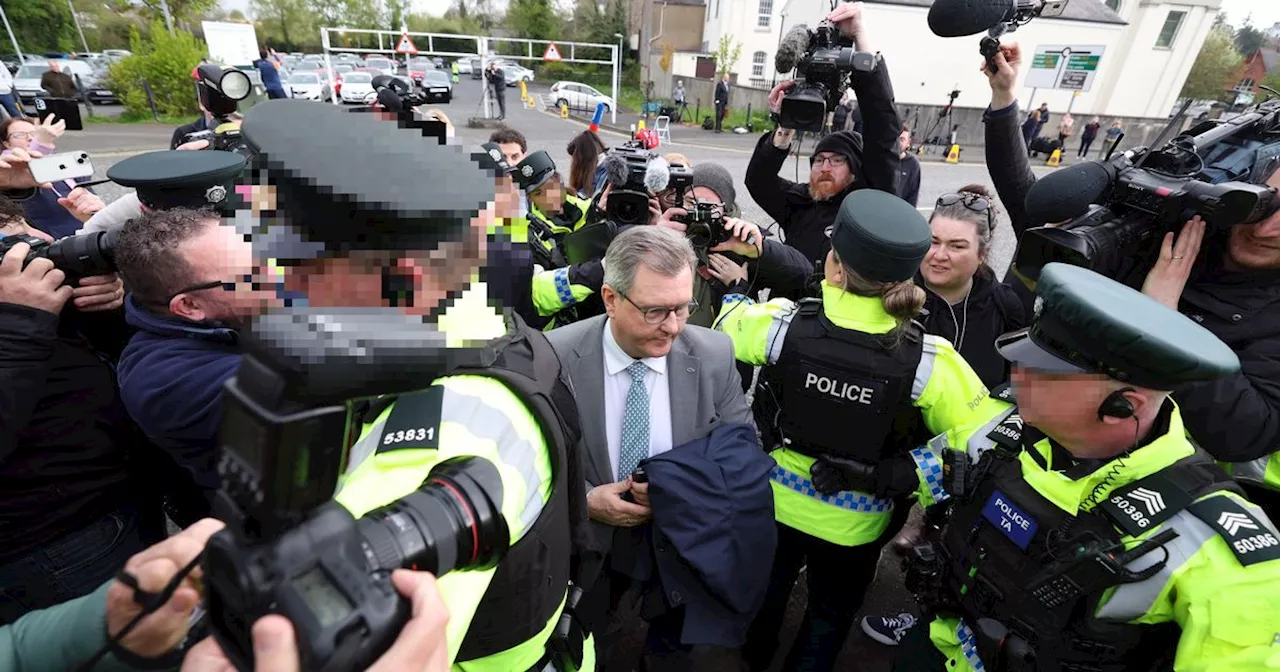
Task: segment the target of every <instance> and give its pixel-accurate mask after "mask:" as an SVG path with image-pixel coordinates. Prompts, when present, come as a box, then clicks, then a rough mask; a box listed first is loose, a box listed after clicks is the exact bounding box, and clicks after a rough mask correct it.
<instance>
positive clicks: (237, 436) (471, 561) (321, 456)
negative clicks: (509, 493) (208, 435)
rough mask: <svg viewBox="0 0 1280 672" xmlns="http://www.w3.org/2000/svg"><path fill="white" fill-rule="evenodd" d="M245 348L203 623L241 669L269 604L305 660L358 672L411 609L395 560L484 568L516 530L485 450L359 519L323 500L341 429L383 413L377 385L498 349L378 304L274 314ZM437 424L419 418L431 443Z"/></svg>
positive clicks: (334, 473) (227, 407)
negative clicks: (460, 339)
mask: <svg viewBox="0 0 1280 672" xmlns="http://www.w3.org/2000/svg"><path fill="white" fill-rule="evenodd" d="M245 348H246V357H245V359H244V361H243V362H242V364H241V366H240V369H239V371H238V372H237V374H236V376H235V377H234V378H232V379H231V380H229V381H228V382H227V383H226V386H225V395H224V402H223V419H222V433H221V439H220V441H221V444H222V457H221V458H220V462H219V465H218V473H219V474H220V475H221V477H222V481H223V485H222V489H221V490H220V491H219V493H218V503H217V509H218V512H219V517H220V518H221V519H223V520H225V521H227V528H226V529H225V530H223V531H221V532H219V533H218V534H216V535H214V536H213V538H212V539H210V541H209V544H208V546H207V548H206V550H205V554H204V558H203V560H202V567H203V569H204V577H205V582H206V589H207V590H206V603H207V606H208V609H209V622H210V625H211V629H212V631H213V634H214V637H215V638H216V639H217V641H218V643H219V645H220V646H221V647H222V650H223V651H224V652H225V653H226V654H227V657H228V659H229V660H230V661H231V662H232V663H233V664H235V666H236V667H237V668H238V669H240V670H252V669H253V665H254V661H253V643H252V638H251V634H250V633H251V628H252V627H253V624H254V623H255V622H256V621H257V620H258V619H259V618H261V617H262V616H264V615H267V614H273V613H274V614H281V615H283V616H285V617H287V618H288V619H289V620H290V621H291V622H292V623H293V624H294V627H295V629H296V632H297V642H298V652H299V657H300V661H301V665H302V669H305V670H314V671H320V672H329V671H337V670H356V669H365V668H366V667H367V666H368V665H369V664H371V663H372V662H373V661H374V660H375V659H376V658H377V657H378V656H379V655H381V654H382V652H384V651H385V650H386V649H387V648H388V647H389V646H390V645H391V644H392V642H393V641H394V640H395V638H396V636H397V635H398V633H399V632H400V630H401V628H402V627H403V626H404V624H405V623H406V622H407V620H408V618H409V615H410V605H409V603H408V602H407V600H405V599H404V598H402V597H401V596H400V595H399V594H398V593H397V592H396V590H395V588H394V587H393V586H392V584H391V581H390V575H391V571H392V570H393V569H395V568H399V567H412V568H414V569H420V570H424V571H429V572H431V573H433V574H435V575H436V576H441V575H443V574H445V573H447V572H449V571H452V570H455V569H478V568H487V567H492V566H494V565H495V564H496V563H497V562H498V561H499V560H501V558H502V557H504V555H505V553H506V551H507V547H508V544H509V540H510V534H509V531H508V529H507V526H506V523H505V519H504V518H503V516H502V512H501V508H502V480H501V475H500V474H499V473H498V471H497V468H496V467H495V466H494V465H493V464H492V463H490V462H489V461H488V460H485V459H483V458H479V457H464V458H455V459H452V460H448V461H445V462H442V463H440V464H438V465H436V466H435V468H433V469H432V470H431V473H430V475H428V476H427V478H426V479H425V480H424V482H423V483H422V485H421V486H420V487H419V488H418V489H417V490H416V491H414V492H412V493H410V494H408V495H406V496H404V497H402V498H400V499H398V500H396V501H395V502H392V503H391V504H389V505H387V506H383V507H381V508H378V509H375V510H373V511H370V512H368V513H366V514H365V515H364V516H362V517H360V518H359V519H357V518H355V517H354V516H352V514H351V513H349V512H348V511H347V509H345V508H344V507H342V506H341V505H339V504H337V503H336V502H333V501H331V500H332V498H333V495H334V492H335V491H336V489H337V486H338V482H339V478H340V477H341V475H342V474H343V473H344V472H345V471H346V459H347V456H346V451H347V448H348V443H350V442H351V441H350V437H352V434H351V431H350V430H351V428H352V427H355V428H357V429H358V428H359V427H360V425H361V424H362V422H363V420H364V419H365V418H368V417H376V416H377V414H378V413H379V412H380V411H379V410H374V409H377V408H379V407H378V404H384V401H383V400H385V399H386V397H382V396H378V395H397V394H407V393H410V392H413V391H415V390H416V389H420V388H421V386H422V384H423V382H424V381H431V380H434V379H435V378H437V377H439V376H440V375H443V374H445V373H447V372H448V371H450V370H453V369H455V368H457V367H458V366H478V365H480V364H482V363H484V362H489V361H492V359H493V358H494V357H496V353H494V352H493V350H492V348H489V347H484V348H476V349H469V350H459V349H453V350H451V349H449V348H448V347H447V345H446V341H445V337H444V335H443V334H442V333H440V332H438V331H436V330H435V329H434V328H433V327H431V326H430V325H427V324H424V323H423V321H422V319H421V318H418V317H411V316H406V315H402V314H400V313H398V312H396V311H392V310H379V309H373V310H370V309H363V310H362V309H350V310H345V311H334V310H328V311H322V310H319V309H313V308H296V309H288V310H283V311H279V312H271V313H267V314H265V315H263V316H260V317H258V318H256V319H255V321H254V323H253V325H252V328H251V329H249V330H248V331H247V333H246V337H245ZM392 398H394V397H392ZM401 402H402V403H407V402H406V401H405V398H401ZM385 407H386V406H385V405H382V406H381V408H385ZM436 431H438V427H430V428H426V427H424V428H422V429H418V430H416V432H417V433H418V434H419V436H418V438H420V439H423V440H425V441H426V442H431V441H433V440H438V437H435V436H434V433H435V432H436ZM409 433H410V434H413V433H414V432H409ZM379 443H380V444H381V443H382V442H381V441H380V442H379ZM424 445H425V444H424Z"/></svg>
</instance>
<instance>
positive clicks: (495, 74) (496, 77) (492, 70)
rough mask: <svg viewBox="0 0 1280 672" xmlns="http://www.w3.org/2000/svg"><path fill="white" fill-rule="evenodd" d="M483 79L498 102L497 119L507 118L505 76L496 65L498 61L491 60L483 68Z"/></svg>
mask: <svg viewBox="0 0 1280 672" xmlns="http://www.w3.org/2000/svg"><path fill="white" fill-rule="evenodd" d="M484 80H485V82H486V83H487V84H488V85H489V90H491V91H493V98H494V100H495V101H496V102H497V103H498V121H502V120H503V119H506V118H507V77H506V75H505V74H504V73H503V72H502V68H499V67H498V62H497V61H494V60H491V61H489V66H488V67H487V68H485V71H484Z"/></svg>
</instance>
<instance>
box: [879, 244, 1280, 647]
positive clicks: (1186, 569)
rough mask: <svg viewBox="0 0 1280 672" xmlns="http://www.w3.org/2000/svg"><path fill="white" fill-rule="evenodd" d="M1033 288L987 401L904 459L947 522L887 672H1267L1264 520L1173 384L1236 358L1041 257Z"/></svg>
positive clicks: (1278, 576)
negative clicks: (1005, 372) (919, 608)
mask: <svg viewBox="0 0 1280 672" xmlns="http://www.w3.org/2000/svg"><path fill="white" fill-rule="evenodd" d="M1037 292H1038V295H1039V296H1038V298H1037V300H1036V310H1035V316H1034V318H1033V320H1032V323H1031V326H1030V327H1029V328H1027V329H1022V330H1019V331H1015V332H1012V333H1009V334H1006V335H1005V336H1002V337H1001V338H1000V340H999V342H998V346H997V347H998V349H999V351H1000V353H1001V354H1002V355H1004V356H1005V357H1006V358H1007V359H1009V361H1010V362H1012V364H1013V383H1012V387H1011V388H1008V387H1006V388H1005V389H1000V390H997V391H996V393H995V396H998V397H999V398H1000V399H1001V401H999V403H998V405H996V406H994V407H991V406H989V407H988V409H989V410H990V411H992V412H990V413H989V414H988V417H987V419H986V420H985V421H983V422H980V423H978V424H975V425H971V426H968V427H964V428H960V429H954V430H952V431H948V432H946V433H944V434H941V435H939V436H937V437H936V438H934V439H932V440H931V441H929V443H928V444H927V445H925V446H922V447H920V448H919V449H916V450H913V451H912V452H911V454H910V458H911V459H912V461H913V463H914V464H916V465H917V473H918V475H919V485H920V487H919V494H920V497H921V500H920V501H921V504H924V505H929V504H933V503H946V504H947V505H949V506H950V514H949V516H948V517H947V518H946V519H945V523H944V524H943V525H942V527H941V530H940V531H939V532H938V533H937V534H936V535H935V539H934V541H933V542H932V543H931V544H929V545H928V546H922V547H917V549H916V550H915V551H913V553H912V554H911V556H910V557H911V559H910V565H909V568H908V571H907V583H908V587H909V588H911V589H912V591H913V592H915V593H916V594H917V597H918V599H920V601H921V602H922V604H923V605H924V607H925V617H924V618H922V619H921V623H920V624H919V625H917V626H916V627H915V628H914V629H912V630H911V631H909V632H908V633H907V634H906V636H905V637H904V639H903V644H902V646H900V647H899V649H898V655H899V658H898V661H897V668H896V669H901V670H911V671H912V672H916V671H920V670H943V669H946V670H947V671H948V672H952V671H964V670H982V669H987V670H1098V671H1100V672H1109V671H1111V670H1116V671H1119V670H1126V671H1132V670H1168V669H1178V670H1190V669H1222V670H1246V669H1249V670H1251V669H1269V668H1270V667H1271V666H1273V665H1274V659H1275V653H1274V651H1275V648H1274V637H1275V633H1276V632H1280V609H1278V608H1277V607H1278V606H1280V539H1278V538H1277V532H1276V528H1275V526H1274V525H1273V523H1272V522H1271V520H1269V519H1268V518H1267V517H1266V515H1265V514H1264V513H1263V512H1262V510H1261V509H1259V508H1257V507H1256V506H1254V505H1252V504H1250V503H1249V502H1248V501H1247V500H1245V499H1244V497H1242V496H1241V495H1240V494H1239V491H1238V489H1237V488H1236V486H1235V485H1234V484H1233V483H1232V481H1231V480H1230V478H1229V477H1228V476H1227V475H1226V474H1225V473H1224V472H1222V471H1221V470H1220V469H1219V468H1218V467H1217V466H1216V465H1214V464H1213V462H1212V461H1211V458H1210V457H1209V456H1208V455H1206V454H1205V453H1204V452H1203V451H1202V450H1200V449H1198V448H1197V447H1196V446H1195V445H1193V444H1192V443H1191V442H1190V441H1189V440H1188V439H1187V436H1186V433H1185V428H1184V426H1183V422H1182V418H1181V416H1180V414H1179V412H1178V407H1177V406H1176V405H1175V404H1174V403H1173V401H1172V400H1170V399H1169V394H1168V392H1167V390H1171V389H1174V388H1175V387H1178V386H1180V385H1182V384H1186V383H1193V382H1199V381H1206V380H1215V379H1219V378H1222V377H1226V376H1229V375H1233V374H1234V373H1235V372H1237V371H1238V370H1239V361H1238V360H1237V358H1236V355H1235V354H1234V353H1232V351H1231V350H1230V349H1229V348H1228V347H1227V346H1226V345H1224V344H1223V343H1222V342H1221V341H1219V340H1218V339H1217V338H1215V337H1214V336H1213V335H1212V334H1211V333H1209V332H1208V331H1207V330H1205V329H1204V328H1202V327H1200V326H1199V325H1197V324H1195V323H1193V322H1192V321H1191V320H1189V319H1188V318H1186V317H1184V316H1182V315H1179V314H1178V313H1177V312H1175V311H1173V310H1171V309H1169V308H1166V307H1164V306H1162V305H1160V304H1158V303H1157V302H1155V301H1153V300H1151V299H1149V298H1147V297H1145V296H1143V295H1141V294H1139V293H1138V292H1135V291H1133V290H1131V289H1129V288H1127V287H1124V286H1122V285H1120V284H1118V283H1116V282H1113V281H1111V280H1108V279H1105V278H1103V277H1101V276H1099V275H1096V274H1094V273H1092V272H1090V271H1087V270H1084V269H1080V268H1077V267H1073V266H1066V265H1063V264H1049V265H1047V266H1045V268H1044V272H1043V273H1042V275H1041V276H1040V281H1039V285H1038V287H1037ZM908 480H911V479H908ZM931 511H936V508H935V509H933V510H931ZM1179 633H1180V634H1179ZM1268 663H1270V664H1268Z"/></svg>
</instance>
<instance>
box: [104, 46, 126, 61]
mask: <svg viewBox="0 0 1280 672" xmlns="http://www.w3.org/2000/svg"><path fill="white" fill-rule="evenodd" d="M102 55H103V56H105V57H106V58H107V59H108V60H110V61H111V62H112V63H114V62H116V61H118V60H120V59H122V58H125V57H127V56H132V55H133V52H132V51H129V50H128V49H103V50H102Z"/></svg>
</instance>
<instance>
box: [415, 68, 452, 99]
mask: <svg viewBox="0 0 1280 672" xmlns="http://www.w3.org/2000/svg"><path fill="white" fill-rule="evenodd" d="M421 84H422V94H423V95H424V96H426V97H427V100H439V101H441V102H444V103H449V102H451V101H452V100H453V81H452V79H451V78H450V77H449V73H447V72H445V71H444V70H428V71H427V72H426V75H424V76H423V78H422V82H421Z"/></svg>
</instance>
